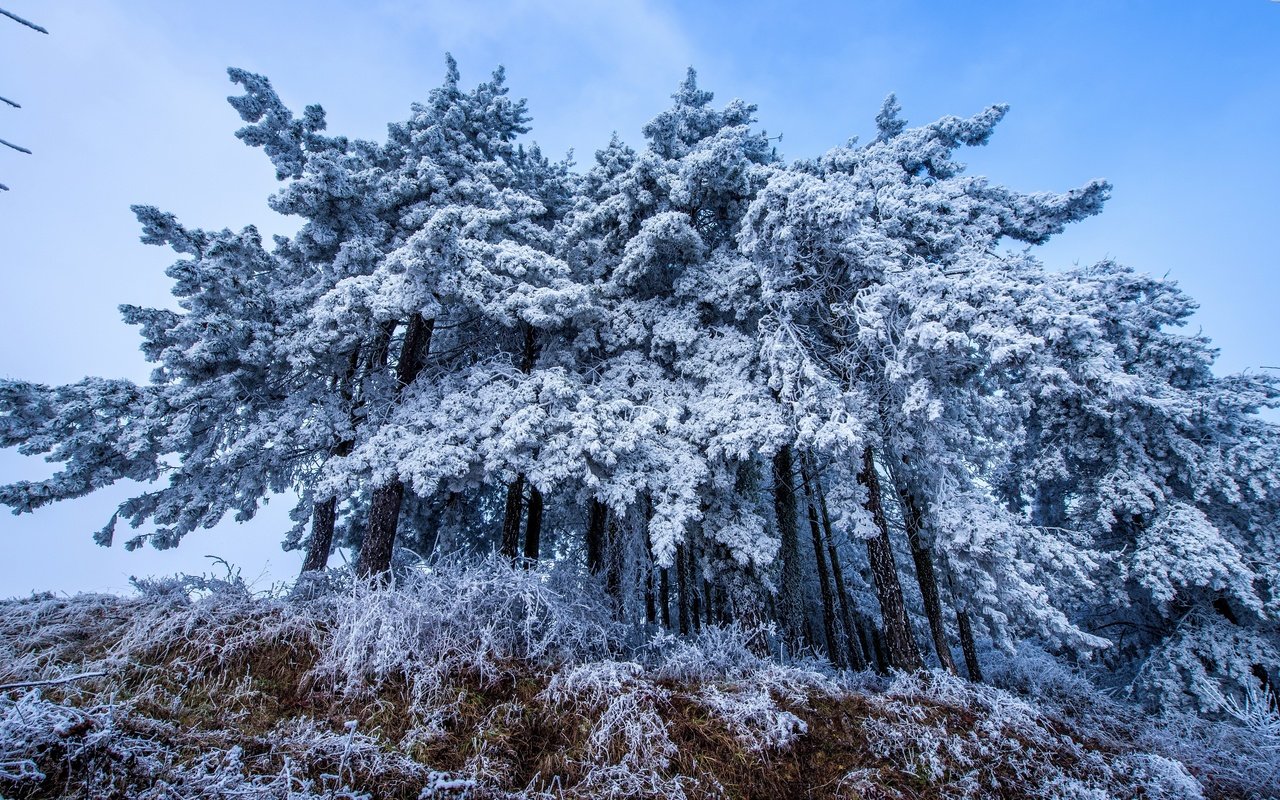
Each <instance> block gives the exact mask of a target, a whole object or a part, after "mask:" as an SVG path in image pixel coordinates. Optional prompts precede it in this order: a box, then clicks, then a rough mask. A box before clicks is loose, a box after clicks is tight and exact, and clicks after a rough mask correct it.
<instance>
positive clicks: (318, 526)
mask: <svg viewBox="0 0 1280 800" xmlns="http://www.w3.org/2000/svg"><path fill="white" fill-rule="evenodd" d="M381 347H382V350H383V352H384V358H385V352H386V345H385V344H383V345H381ZM359 366H360V348H358V347H357V348H356V349H354V350H352V351H351V356H350V358H349V360H348V363H347V372H346V374H345V375H343V376H342V377H341V378H340V379H338V380H335V381H334V388H335V389H337V390H338V391H339V392H340V394H341V397H342V402H343V405H344V406H346V408H347V420H348V422H349V424H350V425H351V427H352V428H353V429H354V428H355V427H356V411H357V405H356V402H355V388H354V381H355V377H356V370H357V369H359ZM383 366H386V364H385V362H384V364H383ZM353 447H355V440H353V439H344V440H342V441H340V442H338V444H336V445H334V447H333V448H332V449H331V450H330V451H329V456H330V457H331V458H344V457H346V456H348V455H350V454H351V449H352V448H353ZM337 517H338V499H337V498H336V497H330V498H328V499H326V500H322V501H320V502H318V503H316V504H315V507H314V508H313V509H312V511H311V540H310V541H309V542H307V557H306V558H305V559H303V562H302V571H303V572H313V571H316V570H321V569H324V568H325V567H327V566H328V565H329V551H330V550H332V549H333V527H334V523H335V522H337Z"/></svg>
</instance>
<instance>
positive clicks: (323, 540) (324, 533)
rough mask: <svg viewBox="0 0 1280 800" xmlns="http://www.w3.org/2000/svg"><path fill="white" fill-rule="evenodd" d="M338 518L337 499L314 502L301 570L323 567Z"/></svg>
mask: <svg viewBox="0 0 1280 800" xmlns="http://www.w3.org/2000/svg"><path fill="white" fill-rule="evenodd" d="M337 518H338V501H337V499H336V498H333V497H330V498H329V499H328V500H325V501H324V502H321V503H316V505H315V508H313V509H311V540H310V541H309V542H307V557H306V559H305V560H303V562H302V571H303V572H313V571H315V570H321V569H324V568H325V567H326V566H327V565H328V563H329V550H330V548H332V547H333V525H334V522H335V521H336V520H337Z"/></svg>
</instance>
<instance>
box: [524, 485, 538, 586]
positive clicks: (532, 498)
mask: <svg viewBox="0 0 1280 800" xmlns="http://www.w3.org/2000/svg"><path fill="white" fill-rule="evenodd" d="M541 549H542V492H540V491H538V487H537V486H534V485H533V484H532V483H530V484H529V510H528V518H527V519H526V520H525V525H524V557H525V566H526V567H532V566H535V565H537V563H538V558H539V555H540V551H541Z"/></svg>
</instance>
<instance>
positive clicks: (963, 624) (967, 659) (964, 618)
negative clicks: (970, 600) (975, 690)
mask: <svg viewBox="0 0 1280 800" xmlns="http://www.w3.org/2000/svg"><path fill="white" fill-rule="evenodd" d="M943 574H944V575H946V576H947V588H948V589H950V590H951V602H952V605H954V606H955V609H956V629H957V630H958V631H959V633H960V652H961V653H963V654H964V668H965V670H966V671H967V672H968V673H969V680H971V681H973V682H974V683H982V665H981V664H979V663H978V647H977V645H976V644H975V643H974V641H973V626H972V625H971V624H970V622H969V609H968V608H966V607H965V604H964V602H963V601H962V600H961V598H960V597H959V595H957V594H956V583H955V581H954V580H952V578H951V570H950V569H947V568H946V564H945V562H944V564H943Z"/></svg>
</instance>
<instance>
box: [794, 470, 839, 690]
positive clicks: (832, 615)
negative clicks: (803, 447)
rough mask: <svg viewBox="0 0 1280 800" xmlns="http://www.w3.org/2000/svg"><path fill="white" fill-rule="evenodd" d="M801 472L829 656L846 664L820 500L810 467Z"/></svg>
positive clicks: (833, 660)
mask: <svg viewBox="0 0 1280 800" xmlns="http://www.w3.org/2000/svg"><path fill="white" fill-rule="evenodd" d="M800 472H801V475H802V476H803V479H804V481H803V482H804V492H805V510H806V512H807V513H808V516H809V533H810V536H811V538H812V539H813V560H814V564H815V565H816V566H817V568H818V589H819V591H820V592H821V594H822V634H823V636H824V637H825V638H826V642H827V658H828V659H830V660H831V663H832V664H834V665H835V666H837V667H842V666H844V658H843V655H842V654H841V652H840V645H839V642H838V641H837V639H836V611H835V598H834V597H832V592H831V575H830V573H828V571H827V556H826V554H825V553H823V547H822V528H821V525H820V523H819V521H818V501H817V498H816V497H815V494H816V492H815V491H814V486H813V476H812V475H811V474H810V471H809V469H808V467H807V466H806V465H805V464H804V463H803V462H801V465H800Z"/></svg>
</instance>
